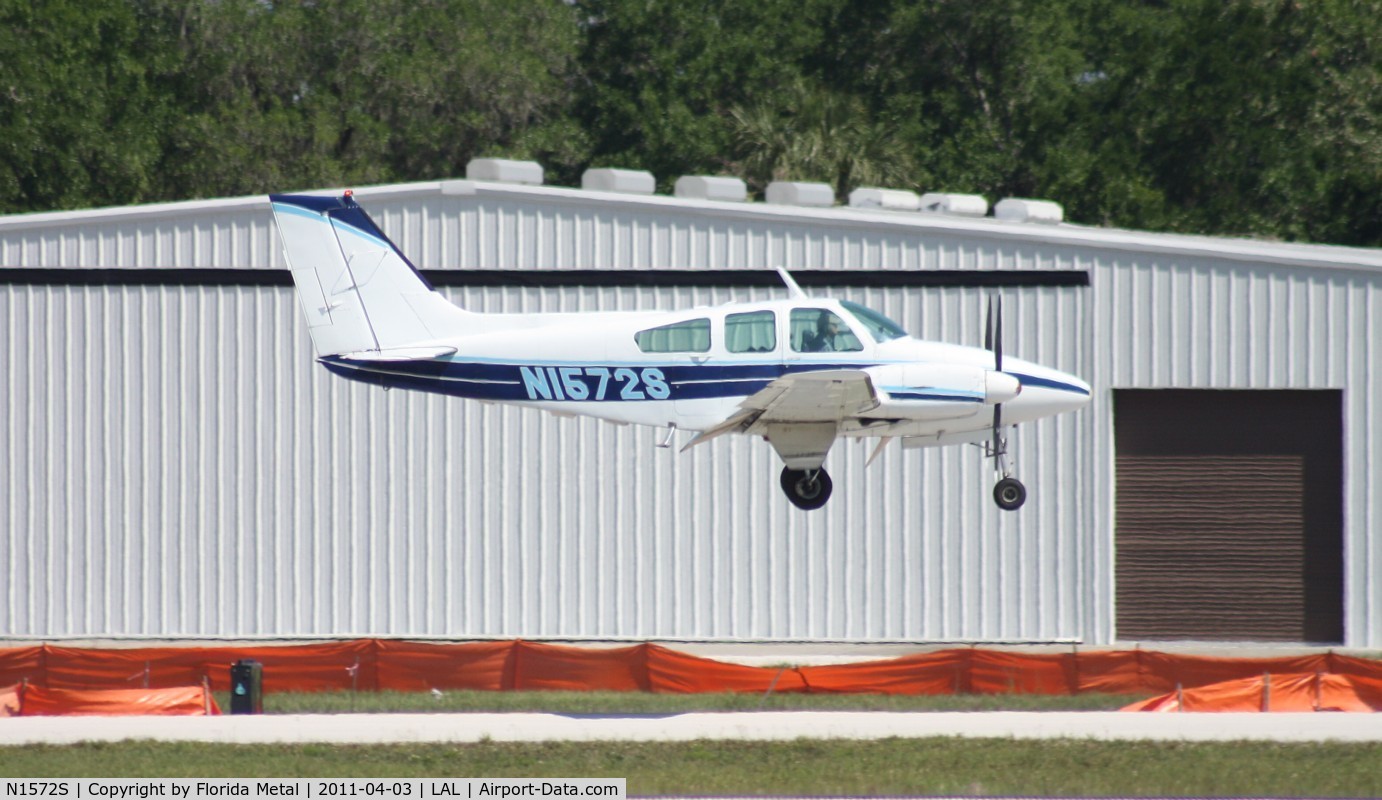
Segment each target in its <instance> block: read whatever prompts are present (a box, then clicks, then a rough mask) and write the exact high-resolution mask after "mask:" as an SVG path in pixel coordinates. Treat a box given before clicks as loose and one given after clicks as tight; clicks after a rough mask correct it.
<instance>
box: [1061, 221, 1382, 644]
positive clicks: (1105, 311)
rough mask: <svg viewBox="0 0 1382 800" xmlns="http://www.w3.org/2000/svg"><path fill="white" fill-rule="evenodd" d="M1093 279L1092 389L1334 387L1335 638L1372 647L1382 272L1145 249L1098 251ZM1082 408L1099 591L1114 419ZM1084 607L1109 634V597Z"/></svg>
mask: <svg viewBox="0 0 1382 800" xmlns="http://www.w3.org/2000/svg"><path fill="white" fill-rule="evenodd" d="M1322 249H1323V248H1322ZM1091 280H1092V289H1093V290H1094V296H1093V299H1092V304H1091V316H1092V318H1093V325H1094V330H1095V332H1096V333H1095V335H1094V337H1093V340H1092V343H1091V344H1092V347H1093V363H1092V366H1091V369H1092V373H1093V375H1092V377H1093V382H1094V383H1095V385H1096V387H1098V388H1104V387H1119V388H1130V389H1134V388H1136V389H1160V388H1206V389H1342V390H1343V392H1344V570H1345V574H1344V593H1345V596H1344V626H1345V630H1344V639H1345V642H1346V643H1347V644H1349V645H1352V646H1354V647H1382V507H1380V504H1382V482H1379V477H1378V476H1379V475H1382V424H1379V422H1378V415H1379V401H1380V400H1382V369H1379V366H1382V339H1379V333H1382V332H1380V331H1379V329H1378V320H1379V319H1382V274H1379V273H1378V272H1375V271H1372V272H1369V271H1363V270H1358V271H1352V272H1350V271H1344V270H1332V269H1329V270H1321V269H1289V268H1283V267H1271V266H1265V265H1254V264H1247V263H1240V262H1231V261H1227V260H1222V259H1213V258H1205V259H1199V260H1194V259H1190V258H1185V257H1181V258H1175V257H1160V258H1159V257H1157V256H1154V255H1150V254H1149V255H1144V256H1140V257H1139V256H1134V255H1123V256H1115V257H1109V258H1106V259H1101V260H1099V261H1098V262H1097V266H1096V268H1095V270H1094V274H1093V277H1092V279H1091ZM1091 416H1093V417H1094V418H1095V419H1094V424H1095V425H1096V426H1097V427H1096V431H1097V434H1096V435H1095V436H1094V437H1093V443H1094V447H1095V453H1094V464H1096V465H1098V466H1097V468H1096V469H1091V470H1090V471H1089V473H1088V475H1089V480H1090V481H1091V486H1092V491H1093V496H1094V497H1095V499H1096V502H1097V505H1098V507H1099V508H1100V509H1101V518H1102V519H1106V520H1108V523H1107V524H1108V525H1109V530H1108V531H1107V532H1100V533H1098V534H1097V535H1095V536H1093V537H1092V541H1093V542H1094V543H1095V547H1096V552H1095V554H1094V563H1093V572H1094V574H1095V576H1096V583H1095V585H1094V586H1093V592H1094V594H1095V596H1096V597H1098V598H1102V597H1106V596H1109V595H1110V594H1111V592H1112V589H1113V586H1112V581H1113V558H1114V552H1113V544H1114V537H1113V536H1112V535H1111V532H1112V530H1113V528H1114V526H1115V525H1116V521H1115V520H1114V519H1113V497H1114V492H1115V490H1116V489H1115V486H1114V483H1113V474H1114V471H1113V463H1114V450H1113V445H1114V436H1113V417H1112V414H1111V413H1110V408H1109V404H1108V403H1102V404H1100V403H1095V404H1093V408H1092V414H1091ZM1262 435H1263V436H1271V435H1272V431H1269V430H1264V431H1263V432H1262ZM1089 609H1090V613H1091V617H1092V619H1091V628H1092V630H1094V631H1096V632H1097V633H1096V634H1095V635H1096V636H1097V638H1099V639H1101V640H1107V639H1109V638H1110V637H1111V636H1112V635H1113V633H1114V631H1113V617H1112V614H1113V608H1112V604H1111V603H1104V602H1096V603H1092V604H1091V605H1090V606H1089Z"/></svg>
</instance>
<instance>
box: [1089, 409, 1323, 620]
mask: <svg viewBox="0 0 1382 800" xmlns="http://www.w3.org/2000/svg"><path fill="white" fill-rule="evenodd" d="M1114 403H1115V406H1114V415H1115V427H1116V442H1115V444H1116V447H1117V465H1116V480H1117V487H1116V491H1117V506H1116V514H1117V522H1116V524H1117V537H1116V565H1117V566H1116V574H1115V579H1116V581H1117V590H1116V600H1117V604H1118V607H1117V626H1118V627H1117V636H1118V638H1120V639H1124V640H1129V639H1196V640H1240V641H1291V642H1339V641H1342V638H1343V613H1342V608H1343V592H1342V588H1343V583H1342V576H1343V554H1342V542H1343V515H1342V501H1343V488H1342V487H1343V473H1342V427H1343V426H1342V415H1341V409H1342V394H1341V393H1340V392H1336V391H1268V392H1262V391H1197V390H1118V391H1116V392H1115V394H1114Z"/></svg>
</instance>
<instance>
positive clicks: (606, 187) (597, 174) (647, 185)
mask: <svg viewBox="0 0 1382 800" xmlns="http://www.w3.org/2000/svg"><path fill="white" fill-rule="evenodd" d="M581 188H582V189H589V190H591V191H596V192H620V193H622V194H652V193H653V190H654V189H656V188H657V181H655V180H653V173H651V172H647V171H646V170H641V169H612V168H607V169H588V170H586V171H585V174H584V175H582V176H581Z"/></svg>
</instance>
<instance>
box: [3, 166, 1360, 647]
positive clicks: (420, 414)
mask: <svg viewBox="0 0 1382 800" xmlns="http://www.w3.org/2000/svg"><path fill="white" fill-rule="evenodd" d="M477 163H478V162H477ZM472 166H474V165H472ZM501 166H502V164H501ZM592 172H593V173H596V172H599V171H592ZM469 174H470V176H471V177H475V178H482V177H489V178H499V180H495V179H483V180H482V179H475V180H472V179H469V178H467V179H465V180H450V181H442V182H430V183H417V184H408V185H396V186H382V187H373V188H366V189H361V190H359V191H357V193H356V195H357V197H358V199H359V200H360V202H361V203H362V205H364V207H365V208H366V209H367V210H368V211H369V212H370V213H371V214H372V215H373V216H374V218H375V219H376V220H377V221H378V222H379V224H380V226H381V227H382V228H383V229H384V230H385V231H386V232H387V233H388V234H389V235H390V237H391V238H393V239H394V240H395V241H396V242H397V243H398V245H399V246H400V247H401V248H402V249H403V250H404V251H405V252H406V253H408V255H409V256H410V257H411V259H412V260H413V261H414V263H416V264H418V265H419V267H421V268H423V269H424V270H425V271H427V274H428V276H429V277H430V278H431V279H432V281H433V283H434V284H436V285H437V286H438V288H439V289H440V290H442V291H443V292H444V293H445V294H447V295H448V296H449V297H450V298H451V299H453V300H454V301H455V302H456V303H458V304H459V305H461V306H463V307H465V308H468V309H471V310H475V311H528V312H532V311H604V310H627V309H651V308H676V307H684V306H694V305H711V304H717V303H721V302H726V301H730V300H737V299H762V298H771V297H779V296H782V293H783V292H784V291H785V289H784V288H783V287H781V286H780V284H779V281H778V279H777V277H776V275H775V274H774V273H773V272H772V269H773V268H774V267H776V266H778V265H782V266H785V267H787V268H788V269H791V270H793V271H794V274H796V275H797V277H798V280H799V281H801V282H802V283H803V285H805V286H806V287H807V289H808V291H811V292H812V293H813V294H824V295H830V296H839V297H843V298H846V299H850V300H854V301H857V302H860V303H863V304H864V305H867V306H870V307H873V308H876V309H878V310H880V311H882V312H883V313H885V314H887V315H888V316H891V317H892V318H894V319H896V320H898V321H899V322H901V323H902V324H903V325H904V326H905V327H906V328H907V329H908V330H909V331H911V332H912V333H913V334H914V335H917V336H919V337H921V338H924V339H938V340H946V341H952V342H957V343H964V344H974V345H978V344H981V343H982V337H983V327H984V313H985V307H986V303H987V300H988V298H989V297H990V296H991V295H1001V297H1002V298H1003V301H1004V303H1003V308H1004V312H1005V331H1006V334H1005V349H1006V351H1007V352H1008V353H1010V354H1013V355H1016V356H1019V357H1022V358H1027V359H1031V360H1034V361H1037V362H1039V363H1042V364H1047V365H1049V366H1052V367H1054V368H1056V369H1060V370H1062V371H1066V372H1070V373H1073V374H1075V375H1079V376H1081V377H1082V378H1084V379H1085V380H1087V381H1089V382H1090V384H1091V385H1092V386H1093V387H1094V393H1093V398H1092V401H1091V403H1090V405H1089V406H1087V407H1086V408H1084V409H1082V410H1080V411H1078V412H1075V413H1073V414H1067V415H1063V416H1060V417H1057V418H1054V419H1050V420H1043V421H1040V422H1037V423H1033V424H1031V425H1027V426H1023V427H1021V428H1019V429H1018V430H1017V431H1016V433H1015V435H1014V436H1013V448H1014V452H1015V455H1016V461H1015V474H1016V475H1017V476H1019V477H1020V478H1022V479H1023V480H1024V481H1025V482H1026V483H1027V486H1028V490H1029V493H1030V494H1029V499H1028V502H1027V505H1026V506H1025V507H1023V508H1022V509H1021V510H1019V511H1017V512H1013V513H1008V512H1002V511H1000V510H998V509H997V508H996V507H995V506H994V504H993V502H992V499H991V497H990V488H991V486H992V480H993V478H992V470H991V466H990V465H989V463H988V462H986V461H985V460H984V459H983V458H982V457H981V453H980V452H979V450H978V449H976V448H972V447H963V446H961V447H950V448H943V449H939V450H921V451H917V450H904V449H902V448H898V447H894V448H890V449H888V450H886V451H885V452H884V453H883V455H882V456H881V457H880V458H879V459H878V461H876V462H875V463H874V464H873V465H872V466H870V467H869V468H868V469H865V465H864V462H865V459H866V457H867V455H868V451H869V449H870V448H869V446H861V445H858V444H855V443H851V442H847V441H841V442H838V443H837V444H836V446H835V449H834V450H833V451H832V453H831V454H830V457H829V459H828V461H827V466H828V467H829V469H830V471H831V474H832V476H833V477H834V478H835V481H836V488H835V495H834V498H833V499H832V500H831V502H830V503H829V505H827V506H826V507H825V508H824V509H822V510H820V511H815V512H809V513H808V512H802V511H799V510H797V509H795V508H794V507H792V506H791V505H790V504H789V503H788V501H787V499H786V498H784V497H783V496H782V494H781V492H780V491H779V490H778V487H777V476H778V471H779V468H780V465H779V463H778V462H777V458H776V456H775V455H774V453H773V452H772V449H771V448H770V447H769V446H767V445H766V444H764V443H763V442H761V441H757V440H747V439H744V438H735V437H724V438H721V439H718V440H716V441H715V442H713V443H711V444H708V445H706V446H704V447H698V448H695V449H693V450H691V451H689V452H687V453H685V454H679V453H678V452H677V450H676V449H675V448H672V449H665V450H664V449H657V448H656V447H655V446H654V445H655V444H656V443H657V442H658V441H659V440H660V439H661V438H662V435H663V434H662V432H660V431H656V430H653V429H649V428H629V427H618V426H614V425H610V424H607V423H602V422H598V421H593V420H586V419H560V418H555V417H553V416H550V415H547V414H544V413H541V412H537V411H531V410H526V409H517V408H512V407H504V406H492V405H484V404H479V403H474V402H468V401H458V400H453V399H448V398H442V397H436V396H427V395H419V394H412V393H408V392H383V391H380V390H378V389H372V388H370V387H366V386H363V385H360V384H355V383H351V382H348V381H344V380H340V379H338V378H335V377H332V376H331V375H329V374H328V373H327V372H326V370H324V369H322V368H321V367H319V366H318V365H316V364H315V363H314V359H313V353H312V349H311V343H310V341H309V338H308V336H307V331H306V328H305V325H304V323H303V321H302V319H301V314H300V312H299V309H298V307H297V301H296V298H295V296H294V294H293V292H292V289H291V288H290V284H289V279H288V273H287V271H286V268H285V263H284V260H283V256H282V251H281V246H280V243H279V241H278V238H277V232H276V231H275V229H274V226H273V220H272V216H271V214H270V211H269V205H268V202H267V200H266V198H263V197H248V198H237V199H229V200H215V201H204V202H187V203H173V204H165V205H154V206H143V207H130V208H115V209H104V210H94V211H81V212H70V213H51V214H31V215H22V216H12V217H6V218H0V336H2V337H3V342H0V372H2V373H3V374H4V375H5V377H6V381H7V388H6V389H5V391H4V392H0V586H2V587H3V588H2V589H0V592H3V595H0V597H3V601H2V602H0V637H4V638H8V639H12V640H13V639H61V638H66V637H101V638H140V637H152V638H261V637H262V638H315V637H339V636H356V635H374V636H386V637H421V638H448V639H467V638H483V637H524V638H533V639H541V638H550V639H561V640H581V639H592V640H596V639H598V640H644V639H654V640H662V641H674V642H676V641H681V642H695V641H713V642H735V641H786V640H791V641H803V640H809V641H822V642H826V641H844V642H881V641H889V642H994V643H999V642H1032V643H1077V644H1089V645H1106V644H1112V643H1115V642H1118V643H1124V642H1146V641H1159V640H1195V641H1254V642H1288V643H1326V644H1332V645H1343V646H1347V647H1353V648H1382V477H1379V476H1380V475H1382V472H1379V467H1382V421H1380V420H1382V329H1379V325H1382V322H1379V320H1382V252H1379V251H1375V250H1365V249H1348V248H1340V247H1329V246H1313V245H1295V244H1281V243H1274V242H1265V241H1254V240H1239V239H1225V238H1207V237H1190V236H1178V235H1167V234H1150V233H1141V232H1133V231H1125V230H1113V229H1103V228H1090V227H1082V226H1076V225H1070V224H1063V223H1059V222H1055V221H1053V220H1052V219H1051V218H1049V216H1048V217H1047V218H1045V219H1043V218H1042V214H1041V213H1039V212H1040V204H1033V205H1032V206H1031V208H1032V209H1035V211H1034V212H1033V213H1026V212H1022V211H1021V209H1019V211H1018V213H1007V214H1002V215H999V217H1016V218H1015V219H1009V218H999V217H995V216H983V217H976V216H967V215H965V214H963V213H945V209H946V208H950V209H951V210H952V211H963V210H964V209H963V208H962V207H961V205H960V204H956V205H954V206H950V205H947V201H946V198H944V197H942V198H940V200H934V199H933V201H930V202H928V203H926V204H924V205H927V206H934V207H936V208H937V209H939V210H931V211H928V210H916V206H917V205H919V204H918V203H915V202H909V201H907V200H906V198H905V197H904V196H903V195H900V194H896V193H888V192H882V193H877V192H875V193H873V194H869V193H867V192H866V193H864V194H863V195H861V196H860V197H858V198H855V202H854V203H853V204H851V205H848V206H840V205H826V206H820V205H810V203H812V202H827V203H828V202H830V201H831V200H833V197H832V198H831V199H830V200H825V201H821V200H819V199H813V198H818V195H817V194H813V192H815V191H817V190H815V189H812V187H811V186H809V185H784V186H780V187H778V188H777V189H776V190H773V189H771V188H770V191H769V193H768V199H769V200H770V201H772V202H744V201H742V200H741V199H740V198H742V187H740V189H739V191H738V192H737V193H736V192H735V191H733V187H731V191H730V192H729V193H728V196H727V199H726V195H725V194H724V193H723V192H722V191H721V190H722V189H723V188H724V186H723V184H722V183H716V182H714V181H704V180H702V181H701V183H700V184H697V183H695V181H687V179H685V178H684V179H682V181H679V182H678V191H677V194H676V196H658V195H653V194H651V179H650V176H649V177H648V179H646V180H643V179H642V178H641V177H640V176H634V177H635V178H639V180H635V181H633V183H632V184H629V183H628V182H627V181H625V182H623V183H621V180H623V179H624V178H627V177H628V175H627V174H623V173H614V172H609V171H606V172H605V173H603V174H604V175H605V177H606V178H610V177H611V176H612V178H613V179H612V180H610V181H608V182H606V183H601V182H600V181H599V180H588V181H587V184H586V187H587V188H583V189H570V188H558V187H549V186H543V185H541V184H540V180H539V181H538V182H534V181H531V180H528V181H527V182H522V180H523V179H522V178H521V177H520V179H519V180H520V182H507V181H506V180H505V179H506V178H507V177H511V176H506V175H505V174H504V173H503V171H502V170H499V171H498V172H494V173H486V172H484V171H483V170H472V171H471V173H469ZM587 177H588V178H590V177H591V173H588V174H587ZM595 177H596V178H599V177H600V176H599V175H595ZM683 182H685V183H683ZM683 187H685V191H683ZM827 191H828V190H827ZM899 197H901V198H902V200H901V201H899ZM928 197H929V196H928ZM951 199H953V198H951ZM899 206H901V207H902V208H899ZM1010 208H1011V207H1010Z"/></svg>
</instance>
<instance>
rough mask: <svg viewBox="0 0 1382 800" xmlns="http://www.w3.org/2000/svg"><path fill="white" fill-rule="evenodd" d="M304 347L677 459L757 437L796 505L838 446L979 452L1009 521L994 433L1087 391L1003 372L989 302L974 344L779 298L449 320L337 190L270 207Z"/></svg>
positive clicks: (334, 364) (1020, 494) (853, 309)
mask: <svg viewBox="0 0 1382 800" xmlns="http://www.w3.org/2000/svg"><path fill="white" fill-rule="evenodd" d="M269 200H270V202H271V204H272V206H273V212H274V218H275V219H276V221H277V222H278V230H279V234H280V235H281V236H282V238H283V245H284V253H285V255H286V257H287V259H288V265H289V268H290V269H291V270H292V273H293V283H294V285H295V286H296V289H297V294H298V297H299V299H300V300H301V301H302V308H303V311H304V312H305V313H306V315H307V326H308V332H309V333H310V334H311V336H312V344H313V345H314V346H315V348H316V351H317V356H318V359H317V360H318V361H320V362H321V363H322V364H323V365H324V366H325V367H326V368H327V369H328V370H330V371H331V372H334V373H336V374H337V375H340V376H342V377H345V378H349V379H351V380H355V381H361V382H364V383H371V384H376V385H379V386H383V387H386V388H401V389H415V390H418V391H424V392H438V393H441V394H449V395H455V396H457V397H469V398H475V399H479V400H488V401H495V402H502V403H513V404H515V405H521V406H530V407H534V408H540V409H545V410H547V411H553V412H556V413H559V414H584V415H587V416H592V417H599V418H601V419H606V420H610V421H613V422H620V423H634V424H638V425H651V426H657V427H665V428H667V430H668V434H667V438H666V441H664V442H663V443H662V445H661V446H664V447H665V446H668V445H670V444H671V440H672V437H673V435H674V434H675V432H676V431H677V430H686V431H695V432H697V433H696V436H695V437H694V438H692V439H691V440H690V441H689V442H688V443H687V444H686V446H685V447H683V448H682V449H683V450H685V449H687V448H690V447H694V446H695V445H698V444H702V443H704V442H708V441H710V440H711V439H714V438H716V437H717V436H721V435H723V434H726V433H741V434H749V435H751V436H762V437H763V438H764V439H766V440H767V441H768V442H769V443H770V444H771V445H772V446H773V449H774V450H776V451H777V454H778V455H779V456H780V457H781V458H782V461H783V463H784V465H785V466H784V468H783V470H782V479H781V482H782V490H783V491H784V492H785V493H786V494H787V497H788V499H789V500H791V502H792V503H793V504H795V505H796V506H797V507H798V508H802V509H807V510H810V509H816V508H820V507H821V506H823V505H825V502H826V501H827V500H829V499H830V493H831V489H832V483H831V480H830V476H829V475H828V474H826V471H825V468H824V466H823V464H824V463H825V457H826V454H827V453H829V452H830V448H831V445H833V444H834V443H835V440H836V439H838V438H840V437H850V438H861V437H875V438H878V439H879V440H880V441H879V444H878V446H877V448H876V449H875V450H874V451H873V455H872V456H871V457H870V458H869V461H870V462H872V461H873V459H874V458H876V457H877V455H878V453H880V452H881V451H882V450H883V448H884V447H885V446H886V445H887V444H888V443H889V442H890V441H892V440H893V439H900V440H902V443H903V445H904V446H909V447H936V446H941V445H950V444H961V443H971V444H977V445H981V446H982V447H983V448H984V450H985V454H986V456H987V457H989V458H992V459H993V461H994V470H995V477H997V478H998V480H997V483H996V485H995V487H994V492H993V496H994V500H995V501H996V502H997V503H998V506H999V507H1000V508H1003V509H1006V510H1010V511H1011V510H1015V509H1017V508H1019V507H1020V506H1021V505H1022V504H1023V502H1025V501H1026V498H1027V490H1026V488H1025V487H1023V485H1022V483H1021V482H1019V481H1018V480H1017V479H1016V478H1013V477H1012V475H1011V470H1010V469H1009V466H1008V460H1007V438H1006V436H1005V434H1004V431H1005V430H1006V428H1007V427H1008V426H1013V425H1016V424H1018V423H1021V422H1029V421H1031V420H1035V419H1039V418H1041V417H1047V416H1051V415H1053V414H1059V413H1061V412H1064V411H1071V410H1074V409H1077V408H1079V407H1080V406H1083V405H1084V404H1085V403H1087V402H1088V401H1089V386H1088V385H1087V384H1085V383H1084V382H1082V381H1081V380H1079V379H1078V378H1075V377H1074V376H1071V375H1066V374H1065V373H1062V372H1057V371H1055V370H1053V369H1048V368H1046V367H1042V366H1039V365H1037V364H1033V363H1030V362H1027V361H1022V360H1019V359H1016V358H1006V359H1005V358H1004V357H1003V344H1002V313H1001V304H1000V306H999V314H998V315H997V317H995V315H994V313H993V312H994V308H993V303H992V300H990V303H989V317H988V324H987V328H988V330H987V332H986V334H985V341H984V347H983V348H982V349H981V348H977V347H961V346H957V345H951V344H941V343H936V342H924V341H919V340H917V339H914V338H912V337H911V336H909V335H908V334H907V332H906V331H905V330H903V329H902V328H901V326H899V325H898V324H897V323H895V322H893V321H892V320H890V319H888V318H887V317H885V316H883V315H882V314H880V313H878V312H877V311H873V310H871V309H868V308H865V307H863V306H861V305H858V304H855V303H851V302H849V301H848V300H834V299H825V298H814V297H809V296H807V294H806V293H805V292H803V291H802V290H801V288H800V287H799V286H797V284H796V282H795V281H793V280H792V278H791V276H790V275H789V274H788V273H787V272H786V271H785V270H782V269H781V268H779V272H780V273H781V275H782V278H783V281H784V282H785V283H786V285H787V287H788V289H790V290H791V293H792V297H790V298H788V299H786V300H776V301H769V302H761V303H732V304H728V305H722V306H716V307H714V308H693V309H690V310H686V311H652V312H608V313H606V312H598V313H579V314H481V313H473V312H469V311H465V310H463V309H460V308H457V307H456V306H454V305H452V304H451V303H450V302H448V301H447V300H446V299H444V298H443V297H442V296H441V295H440V294H438V293H437V292H435V291H434V290H433V289H432V287H431V285H430V284H428V282H427V280H426V279H425V278H423V277H422V275H421V274H420V273H419V272H418V271H417V269H416V268H414V267H413V265H412V264H411V263H410V262H409V261H408V259H407V258H406V257H405V256H404V255H403V253H402V252H400V251H399V249H398V248H397V247H395V246H394V244H393V243H392V242H391V241H389V239H388V237H386V236H385V235H384V233H383V231H381V230H380V229H379V227H378V226H377V225H375V223H374V221H373V220H372V219H370V217H369V215H368V214H366V213H365V211H364V209H362V208H361V207H360V206H359V204H357V203H356V202H355V200H354V199H353V198H352V196H351V193H350V192H347V193H345V195H344V196H342V197H321V196H312V195H272V196H270V198H269Z"/></svg>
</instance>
